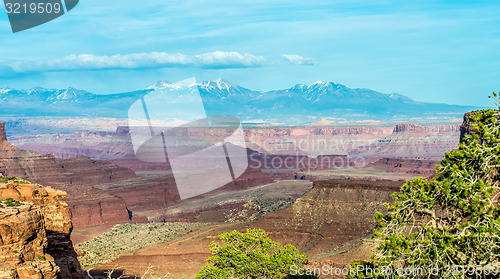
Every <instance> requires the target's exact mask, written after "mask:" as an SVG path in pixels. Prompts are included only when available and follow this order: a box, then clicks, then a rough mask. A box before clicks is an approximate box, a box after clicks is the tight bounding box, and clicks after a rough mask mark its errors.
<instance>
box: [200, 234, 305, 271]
mask: <svg viewBox="0 0 500 279" xmlns="http://www.w3.org/2000/svg"><path fill="white" fill-rule="evenodd" d="M219 240H220V242H221V244H219V243H216V242H212V243H211V244H210V246H209V247H210V252H211V254H212V256H211V257H210V258H208V259H207V261H208V265H206V266H204V267H203V268H202V269H201V271H200V272H199V273H198V275H197V276H196V278H197V279H208V278H213V279H216V278H217V279H224V278H281V276H282V275H283V274H286V273H288V272H289V271H290V267H291V266H292V265H296V266H302V265H304V264H307V256H306V255H305V254H300V253H299V251H298V250H297V248H295V247H294V246H292V245H290V244H287V245H285V246H281V245H280V244H279V243H277V242H274V241H272V240H271V239H269V238H268V237H267V233H266V232H265V231H264V230H261V229H247V232H246V233H245V234H242V233H240V232H238V231H232V232H228V233H223V234H220V235H219Z"/></svg>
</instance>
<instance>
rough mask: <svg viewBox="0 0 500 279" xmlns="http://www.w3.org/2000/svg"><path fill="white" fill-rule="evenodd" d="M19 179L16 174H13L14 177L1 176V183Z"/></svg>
mask: <svg viewBox="0 0 500 279" xmlns="http://www.w3.org/2000/svg"><path fill="white" fill-rule="evenodd" d="M15 179H17V178H16V177H15V176H12V177H0V183H7V182H9V181H11V180H15Z"/></svg>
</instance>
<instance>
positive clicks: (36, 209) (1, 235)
mask: <svg viewBox="0 0 500 279" xmlns="http://www.w3.org/2000/svg"><path fill="white" fill-rule="evenodd" d="M0 181H1V182H6V183H0V199H1V200H3V203H2V206H0V259H1V261H0V278H19V279H28V278H30V279H31V278H33V279H34V278H37V279H38V278H40V279H46V278H78V279H79V278H84V277H83V272H82V269H81V267H80V264H79V263H78V260H77V258H76V256H77V255H76V252H75V250H74V249H73V245H72V242H71V239H70V232H71V230H72V223H71V218H70V213H69V209H68V204H67V203H66V193H65V192H62V191H58V190H55V189H53V188H51V187H42V186H40V185H34V184H30V183H29V182H26V181H24V180H21V179H14V178H11V179H9V178H0Z"/></svg>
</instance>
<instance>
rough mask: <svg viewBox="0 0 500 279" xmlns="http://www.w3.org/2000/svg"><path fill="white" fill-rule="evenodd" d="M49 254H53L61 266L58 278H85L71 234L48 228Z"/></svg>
mask: <svg viewBox="0 0 500 279" xmlns="http://www.w3.org/2000/svg"><path fill="white" fill-rule="evenodd" d="M47 240H48V245H47V254H49V255H51V256H52V257H53V258H54V260H55V262H56V264H57V266H58V267H59V268H60V272H59V274H58V276H57V277H58V278H61V279H66V278H69V279H83V278H85V276H84V275H83V270H82V267H81V266H80V263H79V262H78V259H77V253H76V251H75V249H74V248H73V243H72V242H71V238H70V235H69V234H64V233H60V232H55V231H50V230H47Z"/></svg>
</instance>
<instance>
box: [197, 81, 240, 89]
mask: <svg viewBox="0 0 500 279" xmlns="http://www.w3.org/2000/svg"><path fill="white" fill-rule="evenodd" d="M201 85H202V86H204V87H206V88H207V89H218V90H228V91H229V90H230V89H231V88H239V86H238V85H236V84H234V83H232V82H230V81H228V80H225V79H223V78H219V79H216V80H210V81H204V82H202V83H201Z"/></svg>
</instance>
